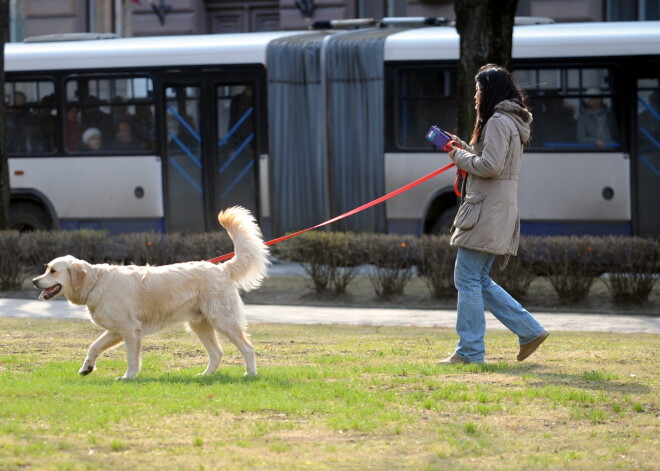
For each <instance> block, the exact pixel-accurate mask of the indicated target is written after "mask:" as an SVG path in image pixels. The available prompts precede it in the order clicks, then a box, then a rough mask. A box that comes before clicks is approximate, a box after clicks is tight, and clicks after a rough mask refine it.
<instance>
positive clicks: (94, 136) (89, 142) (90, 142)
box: [82, 128, 103, 151]
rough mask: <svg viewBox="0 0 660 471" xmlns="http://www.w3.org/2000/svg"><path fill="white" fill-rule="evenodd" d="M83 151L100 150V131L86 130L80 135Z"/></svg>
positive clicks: (96, 129)
mask: <svg viewBox="0 0 660 471" xmlns="http://www.w3.org/2000/svg"><path fill="white" fill-rule="evenodd" d="M82 140H83V150H91V151H96V150H100V149H101V144H102V143H103V137H102V135H101V130H100V129H98V128H88V129H86V130H85V132H84V133H83V135H82Z"/></svg>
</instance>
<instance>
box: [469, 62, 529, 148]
mask: <svg viewBox="0 0 660 471" xmlns="http://www.w3.org/2000/svg"><path fill="white" fill-rule="evenodd" d="M474 80H475V82H476V84H477V86H478V87H479V89H480V90H481V102H480V104H479V108H478V109H477V119H476V122H475V123H474V131H473V132H472V139H471V141H470V143H471V144H472V145H474V144H476V143H477V142H478V141H479V138H480V137H481V131H482V130H483V128H484V126H485V125H486V121H488V120H489V119H490V117H491V116H493V113H494V112H495V106H497V105H498V104H499V103H500V102H502V101H504V100H509V101H513V102H515V103H518V104H519V105H521V106H522V107H523V108H525V109H526V108H527V106H526V96H525V94H524V93H523V92H522V91H521V90H520V89H518V87H516V84H515V83H514V81H513V77H512V76H511V74H510V73H509V71H508V70H506V69H505V68H503V67H500V66H498V65H495V64H486V65H484V66H482V67H481V68H480V69H479V72H477V75H476V76H475V77H474Z"/></svg>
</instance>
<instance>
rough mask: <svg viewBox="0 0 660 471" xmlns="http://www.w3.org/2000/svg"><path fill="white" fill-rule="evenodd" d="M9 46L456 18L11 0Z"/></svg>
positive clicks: (597, 17)
mask: <svg viewBox="0 0 660 471" xmlns="http://www.w3.org/2000/svg"><path fill="white" fill-rule="evenodd" d="M659 10H660V0H519V5H518V12H517V14H518V15H520V16H542V17H550V18H553V19H554V20H555V21H556V22H576V21H624V20H634V21H638V20H639V21H644V20H657V19H660V16H659ZM10 14H11V18H10V40H11V41H14V42H16V41H23V40H24V39H25V38H26V37H30V36H37V35H46V34H63V33H80V32H98V33H116V34H118V35H119V36H162V35H177V34H209V33H211V34H213V33H236V32H256V31H277V30H296V29H306V28H308V27H309V26H310V25H311V23H312V22H314V21H319V20H336V19H347V18H382V17H385V16H443V17H446V18H449V19H453V18H454V7H453V1H452V0H298V1H295V0H86V1H76V0H10Z"/></svg>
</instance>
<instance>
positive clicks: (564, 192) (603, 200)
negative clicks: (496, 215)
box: [518, 152, 631, 224]
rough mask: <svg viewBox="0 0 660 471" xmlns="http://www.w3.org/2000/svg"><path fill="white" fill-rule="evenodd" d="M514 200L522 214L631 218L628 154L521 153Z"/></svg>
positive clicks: (571, 218) (526, 216)
mask: <svg viewBox="0 0 660 471" xmlns="http://www.w3.org/2000/svg"><path fill="white" fill-rule="evenodd" d="M608 198H609V199H608ZM518 203H519V208H520V218H521V219H522V220H528V221H533V220H545V221H547V220H558V221H565V222H567V223H569V224H570V223H571V222H574V221H603V222H605V221H608V222H626V223H629V222H630V220H631V208H630V204H631V203H630V160H629V158H628V155H627V154H624V153H609V152H607V153H606V152H603V153H545V152H543V153H537V152H529V153H525V155H524V156H523V163H522V169H521V175H520V180H519V187H518Z"/></svg>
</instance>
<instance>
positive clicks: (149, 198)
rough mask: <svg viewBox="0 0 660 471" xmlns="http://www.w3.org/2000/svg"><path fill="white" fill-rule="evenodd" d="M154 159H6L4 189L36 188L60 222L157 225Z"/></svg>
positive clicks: (159, 208) (158, 184)
mask: <svg viewBox="0 0 660 471" xmlns="http://www.w3.org/2000/svg"><path fill="white" fill-rule="evenodd" d="M161 167H162V166H161V159H160V157H156V156H146V157H145V156H131V157H67V158H53V157H49V158H23V159H9V172H10V186H11V187H12V188H20V189H30V188H36V189H38V190H39V191H40V192H41V193H42V194H44V195H45V196H46V197H47V198H48V200H49V201H50V203H51V204H52V206H53V207H54V208H55V211H56V213H57V215H58V217H59V218H60V219H72V220H99V219H104V218H107V219H144V220H153V219H162V218H163V213H164V212H163V187H162V168H161Z"/></svg>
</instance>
